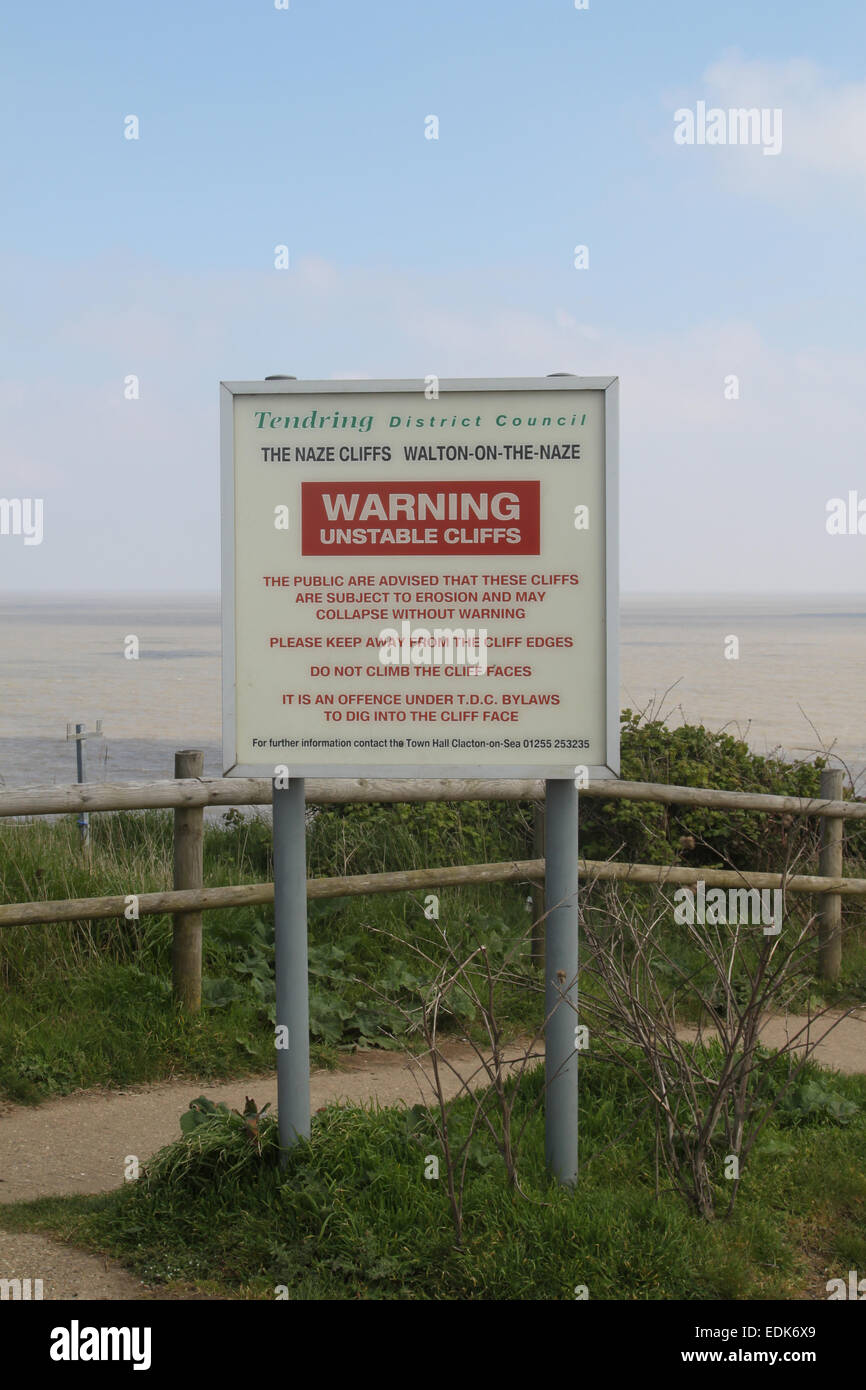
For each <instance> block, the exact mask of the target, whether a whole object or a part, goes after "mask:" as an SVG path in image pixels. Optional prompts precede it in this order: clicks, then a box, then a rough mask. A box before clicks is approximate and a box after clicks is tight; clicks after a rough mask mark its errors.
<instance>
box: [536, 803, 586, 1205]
mask: <svg viewBox="0 0 866 1390" xmlns="http://www.w3.org/2000/svg"><path fill="white" fill-rule="evenodd" d="M545 794H546V801H547V814H546V816H545V852H546V865H545V898H546V907H547V912H548V916H547V922H546V927H547V931H546V937H547V949H546V953H545V954H546V960H545V990H544V1012H545V1017H546V1018H547V1020H548V1022H547V1026H546V1029H545V1050H544V1075H545V1082H546V1091H545V1111H544V1154H545V1158H546V1159H547V1164H548V1167H549V1168H550V1170H551V1172H552V1173H553V1175H554V1177H555V1178H558V1180H559V1181H560V1182H561V1183H565V1184H566V1185H568V1186H571V1185H572V1184H573V1183H575V1182H576V1180H577V1051H576V1048H575V1037H576V1034H575V1027H576V1025H577V1013H576V1011H575V1010H576V1007H577V940H578V938H577V924H578V917H577V862H578V854H577V788H576V787H575V785H574V782H573V781H572V779H571V778H564V779H559V778H557V779H556V780H551V781H548V782H547V783H546V784H545ZM563 995H564V996H565V997H564V998H563ZM568 1000H571V1001H572V1003H573V1004H574V1006H575V1007H574V1008H572V1007H571V1006H570V1004H569V1003H568V1002H567V1001H568ZM557 1006H558V1007H557Z"/></svg>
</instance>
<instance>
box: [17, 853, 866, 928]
mask: <svg viewBox="0 0 866 1390" xmlns="http://www.w3.org/2000/svg"><path fill="white" fill-rule="evenodd" d="M580 876H581V878H583V879H600V880H616V881H618V882H628V883H643V884H657V885H658V886H659V887H666V886H693V885H694V884H696V883H699V882H703V883H705V884H706V885H707V887H708V888H784V889H785V890H786V891H787V892H789V893H843V894H846V895H854V896H856V895H861V896H862V895H864V894H866V879H864V878H821V877H819V875H817V874H794V875H792V876H791V877H790V878H788V879H785V878H784V876H783V875H782V874H771V873H752V872H744V873H738V872H736V871H735V870H731V869H687V868H683V867H681V866H676V867H675V866H672V865H667V864H617V863H613V862H611V861H609V860H595V859H582V860H581V861H580ZM543 877H544V860H543V859H523V860H514V861H512V862H510V863H503V864H460V865H455V866H453V867H451V868H445V869H406V870H403V871H401V872H398V873H388V874H355V875H352V876H351V877H348V878H311V879H308V880H307V897H308V898H343V897H355V896H359V895H361V894H366V893H406V892H412V891H413V890H420V889H428V888H449V887H456V886H459V885H460V884H467V883H514V882H530V883H531V882H534V881H537V880H539V879H543ZM131 897H132V895H129V896H128V897H113V898H68V899H63V900H60V901H56V902H34V903H9V904H7V905H5V906H0V927H16V926H26V925H34V924H38V923H45V922H74V921H78V920H84V919H93V918H105V917H123V916H124V914H125V911H126V909H127V907H129V906H130V898H131ZM273 900H274V885H273V884H272V883H248V884H236V885H233V886H230V887H227V888H195V889H184V890H180V891H178V890H176V889H175V890H170V891H166V892H164V893H140V894H138V895H136V901H135V908H136V910H137V912H138V915H139V916H141V917H145V916H151V915H153V914H154V913H174V912H196V911H208V910H210V909H215V908H224V907H247V906H250V905H257V904H261V903H271V902H273Z"/></svg>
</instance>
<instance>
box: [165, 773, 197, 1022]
mask: <svg viewBox="0 0 866 1390" xmlns="http://www.w3.org/2000/svg"><path fill="white" fill-rule="evenodd" d="M203 772H204V753H203V752H202V751H201V749H199V748H190V749H186V750H185V751H183V752H181V753H175V755H174V775H175V777H180V778H186V777H201V775H202V773H203ZM203 883H204V808H203V807H201V806H177V807H175V812H174V887H175V888H201V887H202V884H203ZM201 933H202V914H201V912H176V913H175V914H174V918H173V923H172V939H171V979H172V989H173V991H174V998H175V1001H176V1002H177V1003H178V1004H182V1005H183V1007H184V1008H185V1009H186V1010H187V1012H188V1013H191V1014H197V1013H198V1012H199V1010H200V1009H201V952H202V942H201Z"/></svg>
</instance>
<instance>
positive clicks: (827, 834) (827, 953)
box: [818, 768, 845, 980]
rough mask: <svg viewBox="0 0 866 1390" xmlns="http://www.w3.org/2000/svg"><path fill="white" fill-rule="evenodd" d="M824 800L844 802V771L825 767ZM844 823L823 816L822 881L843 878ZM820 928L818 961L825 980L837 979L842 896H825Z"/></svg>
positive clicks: (833, 894) (819, 870)
mask: <svg viewBox="0 0 866 1390" xmlns="http://www.w3.org/2000/svg"><path fill="white" fill-rule="evenodd" d="M820 796H821V800H822V801H841V800H842V772H841V770H840V769H839V768H825V769H824V771H823V772H822V773H821V786H820ZM844 829H845V827H844V824H843V822H842V820H841V819H840V818H839V817H838V816H822V817H821V850H820V854H819V856H818V873H819V874H820V875H821V877H822V878H841V877H842V837H843V833H844ZM819 911H820V923H819V927H818V961H819V966H820V972H821V975H822V977H823V978H824V979H825V980H835V979H837V978H838V975H839V971H840V969H841V968H842V895H841V894H840V893H822V894H821V907H820V909H819Z"/></svg>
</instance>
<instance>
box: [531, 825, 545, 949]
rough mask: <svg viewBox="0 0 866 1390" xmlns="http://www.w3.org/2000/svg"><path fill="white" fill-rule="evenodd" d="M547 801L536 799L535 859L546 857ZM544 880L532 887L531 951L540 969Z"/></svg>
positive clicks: (533, 839) (542, 941)
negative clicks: (545, 824)
mask: <svg viewBox="0 0 866 1390" xmlns="http://www.w3.org/2000/svg"><path fill="white" fill-rule="evenodd" d="M545 809H546V808H545V803H544V802H543V801H536V802H535V806H534V811H533V817H532V857H533V859H543V858H544V819H545ZM544 910H545V909H544V881H543V880H542V882H541V883H536V884H534V885H533V888H532V920H533V927H532V941H531V943H530V952H531V958H532V964H533V965H536V966H538V968H539V970H543V969H544V922H543V921H542V918H543V917H544Z"/></svg>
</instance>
